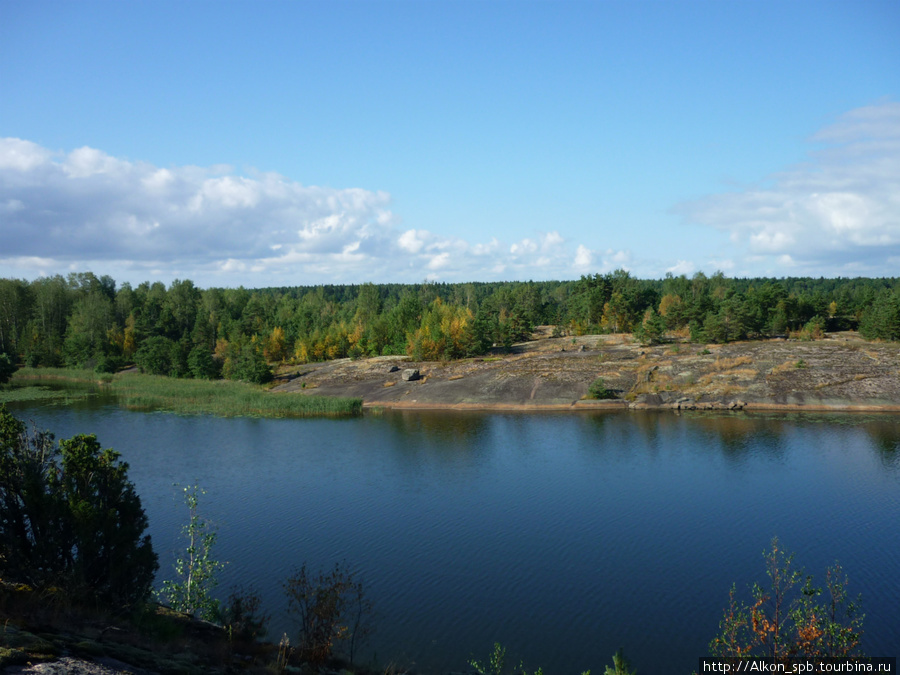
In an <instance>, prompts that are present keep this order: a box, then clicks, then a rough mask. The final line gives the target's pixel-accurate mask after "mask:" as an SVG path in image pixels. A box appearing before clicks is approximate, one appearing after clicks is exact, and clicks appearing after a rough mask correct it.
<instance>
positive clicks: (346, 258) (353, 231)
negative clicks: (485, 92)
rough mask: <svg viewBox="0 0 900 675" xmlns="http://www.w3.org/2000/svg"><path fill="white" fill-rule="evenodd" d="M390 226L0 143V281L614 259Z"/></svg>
mask: <svg viewBox="0 0 900 675" xmlns="http://www.w3.org/2000/svg"><path fill="white" fill-rule="evenodd" d="M400 224H401V221H400V218H399V217H397V216H396V215H395V214H394V213H393V211H392V210H391V197H390V195H389V194H388V193H386V192H382V191H374V190H366V189H361V188H346V189H335V188H327V187H317V186H306V185H302V184H300V183H297V182H296V181H292V180H290V179H289V178H286V177H284V176H281V175H279V174H275V173H264V172H255V171H254V172H250V173H249V175H240V174H238V173H236V172H235V171H234V169H233V168H232V167H229V166H211V167H197V166H182V167H178V166H171V167H159V166H154V165H152V164H149V163H146V162H134V161H129V160H125V159H121V158H117V157H112V156H110V155H108V154H106V153H104V152H103V151H102V150H98V149H95V148H90V147H81V148H78V149H75V150H72V151H70V152H67V153H66V152H53V151H50V150H48V149H46V148H43V147H41V146H39V145H37V144H35V143H32V142H30V141H27V140H22V139H17V138H6V139H0V276H16V275H24V276H33V275H35V274H44V273H66V272H68V271H83V270H85V269H92V270H94V271H97V272H98V273H109V274H112V275H113V276H114V277H115V278H119V279H123V280H124V279H146V278H160V277H162V278H166V277H168V278H175V277H182V278H191V279H193V280H195V281H196V282H198V283H202V284H205V285H235V284H237V283H244V284H246V285H256V286H262V285H288V284H305V283H321V282H358V281H365V280H374V281H420V280H422V279H423V278H431V279H441V280H448V281H462V280H488V279H491V278H494V279H504V278H505V279H515V278H534V277H535V276H536V275H539V276H540V277H541V278H571V277H572V276H574V275H576V274H579V273H583V272H586V271H594V270H588V269H587V268H588V267H589V266H590V265H591V264H592V262H593V261H594V260H595V259H598V258H600V259H602V260H603V263H602V264H603V265H604V266H605V265H606V264H607V262H608V261H607V260H606V259H607V258H609V257H610V256H613V255H614V254H613V252H609V254H608V255H603V254H598V255H597V256H595V255H594V253H593V252H591V251H590V250H589V249H587V248H586V247H585V246H584V245H578V244H576V243H574V242H568V241H566V239H565V238H564V237H563V236H562V235H561V234H560V233H559V232H557V231H550V232H544V233H541V232H537V233H533V234H531V235H530V236H528V237H525V238H522V239H520V240H519V241H515V242H505V243H504V242H502V241H500V240H499V239H498V238H496V237H492V238H490V239H489V240H487V241H481V242H469V241H465V240H463V239H461V238H458V237H452V236H450V237H448V236H442V235H440V234H437V233H434V232H430V231H428V230H427V229H424V228H421V227H415V228H401V227H400ZM576 246H577V250H576ZM597 271H604V270H597Z"/></svg>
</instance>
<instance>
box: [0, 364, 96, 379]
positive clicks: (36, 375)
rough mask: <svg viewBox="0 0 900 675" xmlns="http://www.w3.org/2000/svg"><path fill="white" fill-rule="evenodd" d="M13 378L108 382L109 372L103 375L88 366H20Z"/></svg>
mask: <svg viewBox="0 0 900 675" xmlns="http://www.w3.org/2000/svg"><path fill="white" fill-rule="evenodd" d="M12 379H13V380H64V381H68V382H91V383H96V382H101V381H104V382H108V381H109V380H111V379H112V376H111V375H109V374H105V375H101V374H99V373H95V372H94V371H93V370H90V369H88V368H31V367H28V366H26V367H24V368H19V369H18V370H17V371H16V372H15V373H13V376H12Z"/></svg>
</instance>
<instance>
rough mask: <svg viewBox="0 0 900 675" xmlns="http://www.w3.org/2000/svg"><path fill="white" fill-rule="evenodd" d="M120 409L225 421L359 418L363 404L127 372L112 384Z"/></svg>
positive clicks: (222, 382)
mask: <svg viewBox="0 0 900 675" xmlns="http://www.w3.org/2000/svg"><path fill="white" fill-rule="evenodd" d="M112 389H113V393H115V394H116V395H117V396H118V398H119V402H120V404H121V405H124V406H126V407H128V408H138V409H150V410H169V411H172V412H178V413H187V414H209V415H221V416H223V417H234V416H254V417H318V416H335V417H336V416H343V415H358V414H360V412H361V411H362V399H358V398H336V397H330V396H306V395H304V394H291V393H277V394H276V393H272V392H268V391H266V390H265V389H263V388H262V387H260V386H258V385H254V384H247V383H246V382H234V381H231V380H179V379H175V378H171V377H162V376H160V375H139V374H137V373H122V374H119V375H116V377H115V378H114V379H113V383H112Z"/></svg>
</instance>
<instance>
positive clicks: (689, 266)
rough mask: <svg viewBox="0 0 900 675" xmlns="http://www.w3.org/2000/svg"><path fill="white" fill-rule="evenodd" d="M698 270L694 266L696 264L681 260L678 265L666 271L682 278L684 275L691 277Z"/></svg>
mask: <svg viewBox="0 0 900 675" xmlns="http://www.w3.org/2000/svg"><path fill="white" fill-rule="evenodd" d="M696 269H697V268H696V267H695V266H694V263H692V262H690V261H689V260H679V261H678V262H677V263H675V264H674V265H672V266H671V267H670V268H668V269H667V270H666V272H671V273H672V274H674V275H675V276H680V275H682V274H684V275H685V276H688V275H691V274H693V273H694V271H695V270H696Z"/></svg>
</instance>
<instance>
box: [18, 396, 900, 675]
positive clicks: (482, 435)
mask: <svg viewBox="0 0 900 675" xmlns="http://www.w3.org/2000/svg"><path fill="white" fill-rule="evenodd" d="M14 412H16V414H18V415H20V416H21V417H23V418H30V419H34V420H35V421H36V423H37V424H38V426H39V427H41V428H48V429H50V430H52V431H54V432H55V433H56V435H57V437H68V436H71V435H73V434H75V433H97V435H98V437H99V439H100V442H101V443H102V444H103V446H104V447H110V446H111V447H114V448H115V449H116V450H118V451H119V452H121V453H122V455H123V459H124V460H126V461H127V462H128V463H129V464H130V467H131V468H130V474H129V475H130V477H131V479H132V480H133V481H134V482H135V484H136V486H137V489H138V492H139V494H140V495H141V497H142V500H143V504H144V507H145V509H146V511H147V515H148V517H149V519H150V531H151V535H152V538H153V543H154V547H155V549H156V550H157V552H158V553H159V555H160V564H161V569H160V576H159V578H160V581H161V580H162V579H163V578H166V576H168V575H170V574H171V569H172V563H173V561H174V559H175V556H176V554H177V551H178V550H179V548H183V542H182V541H181V540H180V539H179V530H180V528H181V526H182V525H183V524H184V523H185V521H186V519H187V510H186V507H184V505H183V503H182V501H181V487H183V486H185V485H189V484H193V483H198V484H199V485H201V486H202V487H203V488H204V489H205V490H206V491H207V493H206V494H205V495H204V496H203V497H202V498H201V505H200V506H201V511H202V512H203V513H204V515H206V516H207V517H209V518H210V519H212V520H213V521H214V522H215V524H216V525H217V526H218V533H219V539H218V544H217V548H216V550H215V554H216V556H217V557H218V558H219V559H221V560H225V561H228V565H227V566H226V568H225V569H224V571H223V572H222V574H221V579H222V585H221V587H220V589H219V590H220V591H221V592H222V594H223V595H224V594H225V593H226V591H227V589H228V587H229V586H231V585H232V584H237V583H241V584H244V585H253V586H255V587H256V588H257V589H258V590H259V591H260V593H261V594H262V596H263V598H264V600H265V602H266V605H267V606H268V607H269V609H270V610H271V611H272V614H273V620H272V625H271V630H270V638H273V639H275V640H276V641H277V639H278V638H279V637H280V635H281V633H282V632H283V631H286V632H288V633H289V634H291V633H293V632H294V631H295V629H294V628H293V625H292V623H291V620H290V617H289V616H288V615H287V614H286V611H285V610H286V602H285V600H284V598H283V593H282V590H281V584H282V582H283V581H284V579H285V578H286V577H287V576H288V574H290V572H291V571H292V570H293V569H294V568H295V567H298V566H300V565H301V564H303V563H307V564H308V565H309V566H310V567H311V568H313V569H318V568H323V569H324V568H329V567H331V566H332V565H333V564H334V563H335V562H337V561H346V562H347V564H348V565H349V566H350V567H352V568H353V569H354V570H356V571H357V573H358V574H359V575H360V577H361V578H362V579H363V580H364V581H365V584H366V588H367V590H368V594H369V597H370V598H371V599H372V601H373V602H374V605H375V609H376V613H377V615H376V617H375V620H374V625H375V632H374V633H373V635H372V637H371V639H370V641H369V644H368V645H367V646H366V648H365V649H364V650H363V651H362V653H363V655H364V656H363V658H364V659H372V658H377V660H378V661H379V662H380V663H387V662H389V661H393V662H395V663H397V664H400V665H401V666H406V667H414V668H417V669H420V670H425V671H439V670H442V671H449V670H464V669H465V668H466V666H467V661H468V660H469V659H470V658H472V657H476V658H479V659H483V658H485V657H486V656H487V655H488V653H489V651H490V649H491V645H492V644H493V642H495V641H498V642H501V643H502V644H503V645H504V646H506V648H507V650H508V653H509V654H510V655H512V656H514V657H515V660H516V661H518V660H519V659H523V660H524V661H525V664H526V666H528V667H530V668H536V667H538V666H542V667H543V668H544V672H546V673H548V675H554V674H557V673H580V672H581V671H583V670H586V669H589V668H590V669H592V670H593V672H595V673H596V672H603V668H604V667H605V666H606V665H608V664H609V663H610V662H611V658H610V657H611V655H612V654H613V652H615V650H616V649H617V648H618V647H620V646H621V647H623V648H624V649H625V653H626V654H627V655H629V657H630V659H631V661H632V664H633V665H634V666H635V667H636V668H637V669H638V671H639V672H641V673H645V674H646V673H670V672H671V673H689V672H691V671H692V670H693V669H695V668H696V667H697V658H698V657H699V656H701V655H704V654H706V653H707V645H708V643H709V641H710V640H711V639H712V638H713V637H714V636H715V635H716V633H717V629H718V622H719V620H720V618H721V616H722V609H723V607H724V605H725V604H726V602H727V599H728V589H729V588H730V586H731V584H732V583H736V584H737V588H738V591H739V592H740V593H743V594H744V597H746V598H747V599H749V595H747V588H748V586H749V584H751V583H752V582H754V581H759V582H762V581H764V567H763V560H762V555H761V554H762V552H763V550H764V549H766V548H767V547H768V546H769V543H770V541H771V539H772V537H773V536H778V537H779V539H780V541H781V543H782V545H783V546H784V547H785V548H787V549H789V550H790V551H792V552H793V553H794V554H795V559H796V561H797V563H798V564H799V565H800V566H802V567H804V568H805V569H806V570H807V571H808V572H809V573H812V574H815V575H816V577H817V578H818V579H822V578H823V577H824V570H825V567H826V566H828V565H830V564H832V563H834V561H835V560H836V559H837V560H839V561H840V563H841V564H842V566H843V567H844V570H845V572H846V573H847V575H848V576H849V578H850V590H851V592H852V593H854V594H855V593H861V594H862V595H863V604H864V610H865V613H866V620H865V634H864V639H863V645H864V648H865V650H866V651H867V652H868V653H870V654H872V655H876V656H896V655H898V651H900V649H898V648H900V609H898V608H900V582H898V579H900V532H898V523H900V418H898V417H876V416H868V417H860V416H857V417H853V416H831V417H799V416H794V417H790V416H751V415H719V416H704V415H695V416H678V415H675V414H672V413H658V414H657V413H647V414H634V413H607V414H528V415H524V414H495V413H490V414H487V413H484V414H480V413H440V414H437V413H423V412H415V413H412V412H410V413H399V412H398V413H384V414H382V415H367V416H365V417H363V418H359V419H351V420H258V419H220V418H213V417H181V416H176V415H170V414H162V413H136V412H127V411H123V410H121V409H118V408H116V407H113V406H106V405H101V404H99V403H96V402H95V403H88V404H81V405H78V406H75V407H72V406H70V407H54V406H28V407H19V408H17V409H16V410H15V411H14ZM176 484H177V486H176Z"/></svg>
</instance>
